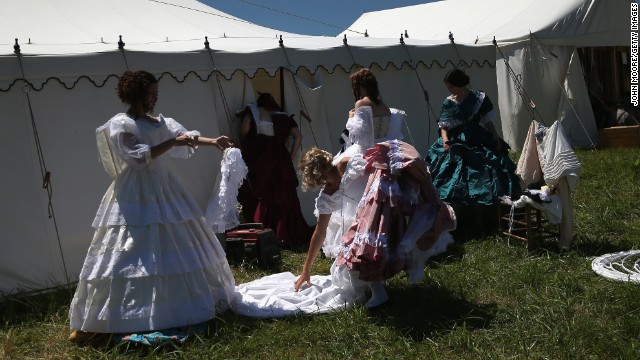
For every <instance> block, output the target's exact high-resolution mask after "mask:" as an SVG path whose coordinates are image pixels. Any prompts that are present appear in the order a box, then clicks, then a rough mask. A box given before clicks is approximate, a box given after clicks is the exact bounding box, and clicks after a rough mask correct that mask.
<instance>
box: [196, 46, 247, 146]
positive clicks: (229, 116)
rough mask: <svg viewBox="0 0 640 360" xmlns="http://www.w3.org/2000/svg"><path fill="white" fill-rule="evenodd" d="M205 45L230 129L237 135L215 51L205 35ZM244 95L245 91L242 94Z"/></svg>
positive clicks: (233, 134) (232, 133)
mask: <svg viewBox="0 0 640 360" xmlns="http://www.w3.org/2000/svg"><path fill="white" fill-rule="evenodd" d="M204 40H205V41H204V47H205V48H206V49H207V52H208V53H209V58H210V59H211V64H212V65H213V74H214V75H215V77H216V84H217V85H218V91H219V92H220V97H221V98H222V106H224V111H225V113H226V115H227V124H228V125H229V131H231V135H232V136H235V133H234V131H233V127H232V125H231V110H229V104H228V103H227V97H226V96H225V94H224V88H223V87H222V81H221V80H220V72H219V71H218V68H217V67H216V62H215V61H214V60H213V53H212V52H211V47H210V46H209V38H208V37H207V36H205V37H204ZM242 96H243V97H244V93H243V94H242ZM214 101H215V99H214Z"/></svg>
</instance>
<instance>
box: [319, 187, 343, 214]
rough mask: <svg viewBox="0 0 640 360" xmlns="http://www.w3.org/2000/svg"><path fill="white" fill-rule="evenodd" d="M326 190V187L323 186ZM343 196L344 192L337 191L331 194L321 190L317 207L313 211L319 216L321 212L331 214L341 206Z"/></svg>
mask: <svg viewBox="0 0 640 360" xmlns="http://www.w3.org/2000/svg"><path fill="white" fill-rule="evenodd" d="M323 190H324V188H323ZM341 196H342V192H340V191H336V192H335V193H333V195H329V194H327V193H325V192H324V191H320V194H318V197H317V198H316V208H315V210H314V211H313V215H315V216H316V218H317V217H319V216H320V214H331V213H333V212H334V211H336V210H338V209H339V208H340V205H341V202H340V198H341Z"/></svg>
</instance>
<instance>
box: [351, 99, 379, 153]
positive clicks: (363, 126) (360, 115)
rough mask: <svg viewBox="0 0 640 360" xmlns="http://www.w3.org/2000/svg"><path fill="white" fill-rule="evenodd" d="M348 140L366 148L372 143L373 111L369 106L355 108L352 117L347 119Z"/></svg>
mask: <svg viewBox="0 0 640 360" xmlns="http://www.w3.org/2000/svg"><path fill="white" fill-rule="evenodd" d="M347 130H349V140H350V141H351V143H352V144H358V145H360V146H361V147H363V148H364V149H368V148H370V147H372V146H373V144H374V140H373V139H374V137H373V112H372V110H371V106H361V107H359V108H357V109H356V110H355V112H354V114H353V117H352V118H350V119H349V120H348V121H347Z"/></svg>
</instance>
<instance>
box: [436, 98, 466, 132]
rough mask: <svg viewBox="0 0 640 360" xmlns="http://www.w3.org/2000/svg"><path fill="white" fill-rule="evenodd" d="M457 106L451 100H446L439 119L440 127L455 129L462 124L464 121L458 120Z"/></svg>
mask: <svg viewBox="0 0 640 360" xmlns="http://www.w3.org/2000/svg"><path fill="white" fill-rule="evenodd" d="M457 110H458V109H457V105H456V104H455V102H454V101H453V100H451V99H450V98H446V99H445V100H444V102H443V103H442V109H441V110H440V117H439V118H438V127H439V128H440V129H442V128H448V129H451V128H454V127H456V126H458V125H461V124H462V120H460V119H458V118H456V113H457Z"/></svg>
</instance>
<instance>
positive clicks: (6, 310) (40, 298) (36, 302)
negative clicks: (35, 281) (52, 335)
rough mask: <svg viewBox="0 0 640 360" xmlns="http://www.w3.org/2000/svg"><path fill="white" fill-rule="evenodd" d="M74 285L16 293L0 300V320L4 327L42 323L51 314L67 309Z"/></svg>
mask: <svg viewBox="0 0 640 360" xmlns="http://www.w3.org/2000/svg"><path fill="white" fill-rule="evenodd" d="M74 292H75V285H73V286H59V287H56V288H53V289H48V290H47V291H46V292H18V293H15V294H9V295H4V297H2V299H0V319H1V321H2V323H3V324H4V325H9V326H12V325H19V324H21V323H24V322H28V321H43V320H44V319H45V318H47V317H48V316H50V315H51V314H52V313H55V312H58V311H60V310H61V309H66V310H68V309H69V304H71V299H72V298H73V293H74Z"/></svg>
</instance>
